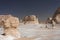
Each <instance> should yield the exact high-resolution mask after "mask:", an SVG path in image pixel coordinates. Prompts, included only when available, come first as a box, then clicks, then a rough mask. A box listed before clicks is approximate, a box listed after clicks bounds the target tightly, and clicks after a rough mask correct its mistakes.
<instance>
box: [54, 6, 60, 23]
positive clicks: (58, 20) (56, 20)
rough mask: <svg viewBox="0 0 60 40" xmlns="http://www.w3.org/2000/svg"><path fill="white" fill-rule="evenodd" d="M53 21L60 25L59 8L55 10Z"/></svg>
mask: <svg viewBox="0 0 60 40" xmlns="http://www.w3.org/2000/svg"><path fill="white" fill-rule="evenodd" d="M53 20H54V21H55V22H56V23H57V24H59V23H60V7H59V8H57V10H56V12H55V13H54V15H53Z"/></svg>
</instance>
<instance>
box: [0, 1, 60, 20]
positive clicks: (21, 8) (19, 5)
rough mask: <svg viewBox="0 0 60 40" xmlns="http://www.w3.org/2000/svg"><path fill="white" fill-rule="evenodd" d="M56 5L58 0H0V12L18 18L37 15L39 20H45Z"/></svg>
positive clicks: (58, 4) (52, 12) (59, 3)
mask: <svg viewBox="0 0 60 40" xmlns="http://www.w3.org/2000/svg"><path fill="white" fill-rule="evenodd" d="M58 7H60V0H0V14H12V15H14V16H18V17H19V18H23V17H24V16H26V15H37V16H38V17H39V19H40V20H46V19H47V18H48V17H51V16H52V15H53V14H54V12H55V11H56V9H57V8H58Z"/></svg>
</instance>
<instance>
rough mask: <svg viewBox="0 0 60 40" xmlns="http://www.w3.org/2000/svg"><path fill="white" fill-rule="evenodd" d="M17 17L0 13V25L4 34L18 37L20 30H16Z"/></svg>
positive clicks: (17, 24)
mask: <svg viewBox="0 0 60 40" xmlns="http://www.w3.org/2000/svg"><path fill="white" fill-rule="evenodd" d="M19 24H20V23H19V19H18V18H17V17H14V16H12V15H0V25H2V26H3V28H4V34H5V35H11V36H14V37H16V38H19V37H20V32H19V31H18V30H17V27H18V26H19Z"/></svg>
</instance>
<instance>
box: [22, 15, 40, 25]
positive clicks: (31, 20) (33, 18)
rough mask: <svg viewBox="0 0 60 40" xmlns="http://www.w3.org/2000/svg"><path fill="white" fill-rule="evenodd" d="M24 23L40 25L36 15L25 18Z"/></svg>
mask: <svg viewBox="0 0 60 40" xmlns="http://www.w3.org/2000/svg"><path fill="white" fill-rule="evenodd" d="M23 22H24V23H25V24H26V23H27V24H28V23H32V24H39V21H38V18H37V17H36V16H35V15H29V16H25V17H24V19H23Z"/></svg>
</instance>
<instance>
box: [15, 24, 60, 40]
mask: <svg viewBox="0 0 60 40" xmlns="http://www.w3.org/2000/svg"><path fill="white" fill-rule="evenodd" d="M47 27H48V28H46V24H25V25H24V24H21V25H20V26H19V28H18V30H19V31H20V34H21V37H22V38H19V39H15V40H60V24H59V25H55V26H54V28H52V25H51V24H48V25H47Z"/></svg>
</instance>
